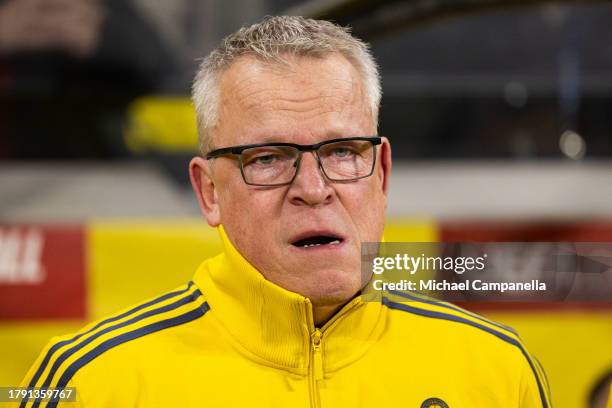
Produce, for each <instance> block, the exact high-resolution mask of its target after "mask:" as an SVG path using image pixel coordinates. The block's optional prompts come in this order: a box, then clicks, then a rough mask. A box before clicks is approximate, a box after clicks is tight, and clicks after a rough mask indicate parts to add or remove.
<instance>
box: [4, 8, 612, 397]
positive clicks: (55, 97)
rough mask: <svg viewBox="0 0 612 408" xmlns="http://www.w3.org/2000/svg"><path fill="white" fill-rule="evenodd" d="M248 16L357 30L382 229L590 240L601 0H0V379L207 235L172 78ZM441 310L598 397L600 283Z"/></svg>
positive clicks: (601, 130) (605, 312)
mask: <svg viewBox="0 0 612 408" xmlns="http://www.w3.org/2000/svg"><path fill="white" fill-rule="evenodd" d="M267 14H298V15H304V16H309V17H316V18H322V19H330V20H333V21H335V22H337V23H340V24H342V25H350V26H351V27H352V29H353V32H354V34H356V35H357V36H359V37H360V38H362V39H364V40H366V41H368V42H369V43H370V44H371V46H372V51H373V53H374V55H375V57H376V58H377V60H378V62H379V64H380V67H381V72H382V78H383V100H382V107H381V114H380V132H379V133H380V134H381V135H385V136H387V137H389V138H390V139H391V142H392V145H393V155H394V169H393V171H394V174H393V176H392V180H391V195H390V202H389V211H388V217H389V220H388V227H387V232H386V238H387V241H439V240H442V241H583V242H593V241H604V242H611V241H612V161H611V159H612V24H611V23H612V3H609V2H603V1H590V2H589V1H582V2H562V1H561V2H560V1H557V2H554V1H547V2H539V1H530V2H519V1H507V0H479V1H474V0H454V1H444V0H376V1H374V0H371V1H367V0H327V1H326V0H311V1H295V0H248V1H247V0H173V1H165V0H0V385H2V386H15V385H18V384H19V383H20V381H21V379H22V377H23V376H24V375H25V373H26V371H27V369H28V368H29V366H30V365H31V364H32V362H33V361H34V359H35V357H36V356H37V355H38V353H39V352H40V350H41V349H42V347H43V346H44V345H45V344H46V342H47V341H48V339H49V338H50V337H52V336H54V335H59V334H64V333H67V332H71V331H74V330H76V329H78V328H79V327H81V326H83V324H84V323H85V322H88V321H91V320H93V319H97V318H100V317H102V316H105V315H107V314H109V313H113V312H115V311H117V310H119V309H121V308H124V307H126V306H128V305H130V304H133V303H136V302H139V301H141V300H144V299H146V298H148V297H151V296H154V295H156V294H158V293H159V292H162V291H166V290H169V289H172V288H174V287H176V286H179V285H181V284H182V283H184V282H185V281H187V280H189V279H190V277H191V276H192V274H193V272H194V270H195V268H196V267H197V265H198V264H199V263H200V262H201V261H202V260H203V259H205V258H206V257H208V256H211V255H214V254H216V253H217V252H218V251H219V250H220V243H219V241H218V237H217V233H216V231H214V230H212V229H210V228H208V227H207V226H206V225H205V222H204V221H203V220H202V219H201V217H200V214H199V210H198V207H197V203H196V201H195V198H194V197H193V196H192V193H191V191H190V187H189V181H188V174H187V164H188V161H189V159H190V158H191V157H192V155H194V154H196V153H197V135H196V128H195V118H194V112H193V107H192V105H191V103H190V102H189V90H190V86H191V81H192V78H193V76H194V73H195V70H196V68H197V64H198V60H199V59H200V58H202V57H203V56H205V55H206V54H207V53H208V52H209V51H210V50H211V49H212V48H213V47H214V46H215V45H216V44H217V43H218V42H219V40H220V39H221V38H223V37H224V36H225V35H227V34H229V33H231V32H233V31H235V30H236V29H238V28H239V27H241V26H243V25H245V24H252V23H254V22H256V21H258V20H260V19H261V18H262V17H263V16H264V15H267ZM607 276H608V281H607V284H608V289H609V288H612V279H610V273H609V271H608V274H607ZM608 293H609V292H608ZM534 300H537V299H534ZM463 306H465V307H467V308H469V309H473V310H476V311H477V312H479V313H482V314H485V315H487V316H489V317H491V318H493V319H496V320H498V321H500V322H503V323H507V324H509V325H512V326H513V327H515V328H516V329H517V330H518V331H519V333H521V335H522V338H523V339H524V341H525V343H526V344H527V346H528V348H529V349H530V350H531V351H532V352H533V353H534V354H535V355H536V356H537V357H538V358H539V360H540V361H541V363H542V364H543V366H544V367H545V369H546V370H547V374H548V378H549V381H550V384H551V388H552V398H553V402H554V405H555V406H556V407H568V408H570V407H571V408H575V407H598V406H603V405H602V404H603V401H604V398H605V397H604V395H605V394H606V391H605V390H606V386H607V385H606V384H609V379H610V376H611V375H612V298H610V297H608V298H604V299H603V300H602V299H601V298H599V299H598V300H597V301H593V302H546V303H544V302H523V303H517V302H511V303H492V302H489V303H477V304H476V303H474V304H466V305H463ZM607 389H609V386H608V388H607Z"/></svg>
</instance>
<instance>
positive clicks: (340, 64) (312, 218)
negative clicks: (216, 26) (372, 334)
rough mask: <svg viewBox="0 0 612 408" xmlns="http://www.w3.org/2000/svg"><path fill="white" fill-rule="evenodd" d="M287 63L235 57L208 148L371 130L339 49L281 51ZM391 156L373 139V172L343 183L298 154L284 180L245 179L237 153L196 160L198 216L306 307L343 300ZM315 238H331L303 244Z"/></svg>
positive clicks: (352, 289)
mask: <svg viewBox="0 0 612 408" xmlns="http://www.w3.org/2000/svg"><path fill="white" fill-rule="evenodd" d="M288 58H290V62H291V63H290V66H280V65H271V64H266V63H263V62H260V61H258V60H256V59H254V58H253V57H241V58H239V59H238V60H237V61H236V62H234V63H233V64H232V65H231V66H230V67H229V68H228V69H227V70H226V71H225V72H224V73H223V75H222V77H221V82H220V105H219V117H218V122H217V124H216V126H215V128H214V129H213V130H212V132H211V133H210V134H209V135H207V136H208V137H212V145H213V149H218V148H221V147H228V146H235V145H243V144H254V143H265V142H291V143H298V144H314V143H318V142H321V141H325V140H329V139H334V138H342V137H351V136H371V135H374V134H375V132H376V125H375V123H374V122H373V118H372V113H371V110H370V108H369V105H368V102H367V99H366V96H365V90H364V88H363V86H362V81H361V78H360V76H359V73H358V71H357V70H356V69H355V68H354V67H353V65H352V64H351V63H349V62H348V60H346V59H345V58H344V57H343V56H341V55H339V54H332V55H330V56H327V57H325V58H309V57H288ZM390 167H391V153H390V147H389V143H388V141H387V139H383V144H382V145H379V146H377V158H376V167H375V170H374V174H373V175H372V176H371V177H368V178H364V179H360V180H356V181H352V182H345V183H338V182H331V181H329V180H327V179H326V178H325V176H324V175H323V173H322V172H321V170H320V168H319V167H318V163H317V161H316V159H315V156H314V153H312V152H305V153H303V156H302V160H301V164H300V168H299V172H298V174H297V176H296V177H295V179H294V181H293V183H292V184H291V185H288V186H279V187H255V186H249V185H247V184H245V182H244V180H243V179H242V176H241V174H240V168H239V163H238V161H237V158H236V157H233V156H223V157H219V158H216V159H214V160H213V162H212V163H210V166H209V163H207V162H206V161H205V160H203V159H202V158H195V159H193V161H192V163H191V167H190V168H191V177H192V183H193V186H194V189H195V190H196V194H197V195H198V198H199V200H200V205H201V207H202V210H203V213H204V215H205V217H206V218H207V220H208V223H209V224H210V225H212V226H217V225H219V224H223V226H224V228H225V230H226V232H227V235H228V236H229V238H230V240H231V241H232V242H233V244H234V245H235V246H236V248H237V249H238V251H239V252H240V253H241V254H242V255H243V256H244V257H245V258H246V259H247V260H248V261H249V262H250V263H251V264H252V265H254V266H255V268H257V269H258V270H259V271H260V272H261V273H262V274H263V275H264V276H265V277H266V278H267V279H268V280H270V281H272V282H274V283H276V284H277V285H279V286H281V287H283V288H285V289H288V290H290V291H293V292H297V293H300V294H302V295H304V296H306V297H309V298H310V299H311V300H312V301H313V303H314V304H315V305H320V306H325V305H333V304H338V303H343V302H345V301H347V300H348V299H349V298H351V297H352V296H354V295H355V294H356V293H357V292H358V291H359V290H360V288H361V272H360V270H361V266H360V259H361V255H360V243H361V242H366V241H370V242H372V241H379V240H380V238H381V236H382V233H383V225H384V212H385V207H386V192H387V179H388V176H389V171H390ZM316 236H323V237H328V238H329V237H331V238H333V239H334V240H337V241H339V243H337V242H336V243H329V244H324V245H318V246H310V247H303V246H300V245H295V244H296V242H297V241H299V240H303V239H305V238H312V237H316Z"/></svg>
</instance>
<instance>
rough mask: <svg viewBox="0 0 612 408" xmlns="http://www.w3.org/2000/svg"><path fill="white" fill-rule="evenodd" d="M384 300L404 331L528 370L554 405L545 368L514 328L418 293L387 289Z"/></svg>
mask: <svg viewBox="0 0 612 408" xmlns="http://www.w3.org/2000/svg"><path fill="white" fill-rule="evenodd" d="M382 303H383V305H384V306H385V307H386V308H387V309H389V311H390V314H391V315H392V319H396V320H402V321H401V322H399V324H398V325H397V326H399V327H400V330H401V328H402V326H405V328H406V329H407V330H408V331H411V330H414V328H415V327H418V331H419V332H423V333H427V334H431V335H435V336H443V337H446V338H450V339H452V342H453V343H454V344H457V345H459V347H461V349H463V350H466V353H469V356H470V357H475V358H480V359H484V360H490V361H493V360H495V361H500V360H503V361H504V364H506V365H507V366H508V367H513V369H516V370H518V372H519V373H526V375H527V376H528V377H529V379H527V380H525V381H526V382H528V383H529V384H531V385H532V388H533V389H535V394H536V395H539V399H540V400H541V402H542V406H545V407H546V406H550V403H549V386H548V381H547V379H546V375H545V373H544V369H543V368H542V366H541V365H540V363H539V362H538V360H537V359H536V358H535V357H534V356H533V355H532V354H531V353H529V351H528V350H527V348H526V346H525V345H524V343H523V341H522V339H521V338H520V336H519V335H518V333H517V332H516V331H515V330H514V329H513V328H512V327H510V326H506V325H504V324H501V323H498V322H495V321H493V320H490V319H487V318H485V317H483V316H481V315H479V314H477V313H473V312H471V311H469V310H466V309H463V308H461V307H459V306H457V305H454V304H452V303H448V302H443V301H440V300H438V299H434V298H431V297H429V296H427V295H424V294H422V293H418V292H409V291H404V292H399V291H386V292H384V293H383V295H382ZM467 350H469V351H467Z"/></svg>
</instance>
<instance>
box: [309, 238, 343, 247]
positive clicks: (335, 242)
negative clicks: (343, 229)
mask: <svg viewBox="0 0 612 408" xmlns="http://www.w3.org/2000/svg"><path fill="white" fill-rule="evenodd" d="M339 243H340V240H339V239H336V240H335V241H332V242H330V243H329V244H327V245H338V244H339ZM320 245H323V244H306V245H304V246H303V247H302V248H310V247H315V246H320Z"/></svg>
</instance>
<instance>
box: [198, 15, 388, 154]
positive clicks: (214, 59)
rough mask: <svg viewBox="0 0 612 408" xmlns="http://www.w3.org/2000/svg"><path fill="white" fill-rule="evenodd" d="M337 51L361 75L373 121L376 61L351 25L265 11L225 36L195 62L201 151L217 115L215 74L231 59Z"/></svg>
mask: <svg viewBox="0 0 612 408" xmlns="http://www.w3.org/2000/svg"><path fill="white" fill-rule="evenodd" d="M331 53H340V54H342V55H343V56H344V57H345V58H346V59H347V60H349V61H350V62H351V63H352V64H353V65H354V66H355V68H357V70H358V71H359V73H360V74H361V76H362V80H363V83H364V85H365V86H364V88H365V93H366V97H367V98H368V102H369V104H370V108H371V111H372V116H373V119H374V123H375V124H377V123H378V108H379V104H380V97H381V87H380V76H379V73H378V66H377V64H376V61H374V58H373V57H372V54H371V53H370V49H369V47H368V45H367V44H366V43H364V42H363V41H361V40H359V39H358V38H355V37H353V36H352V35H351V33H350V29H349V28H345V27H341V26H338V25H336V24H333V23H331V22H329V21H324V20H313V19H308V18H304V17H298V16H274V17H271V16H267V17H265V18H264V19H263V20H262V21H261V22H259V23H257V24H253V25H252V26H250V27H243V28H241V29H240V30H238V31H237V32H235V33H234V34H231V35H229V36H227V37H226V38H225V39H223V41H222V42H221V44H220V45H219V46H218V47H217V48H216V49H214V50H213V51H212V52H211V53H210V54H209V55H208V56H207V57H206V58H204V59H203V61H202V63H201V64H200V68H199V70H198V73H197V75H196V78H195V81H194V83H193V89H192V91H193V94H192V99H193V103H194V105H195V108H196V118H197V122H198V134H199V145H200V150H201V151H205V150H208V148H210V141H209V140H208V139H209V138H206V139H207V140H205V139H204V137H205V135H206V133H207V132H208V131H209V130H210V129H211V128H213V127H214V126H215V124H216V122H217V119H218V107H219V79H220V77H221V74H222V73H223V72H224V70H225V69H227V67H229V66H230V65H231V64H232V62H234V61H235V60H236V59H237V58H238V57H240V56H243V55H252V56H255V57H256V58H258V59H260V60H262V61H266V62H277V63H282V62H283V59H282V55H283V54H290V55H297V56H310V57H321V56H325V55H328V54H331Z"/></svg>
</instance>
